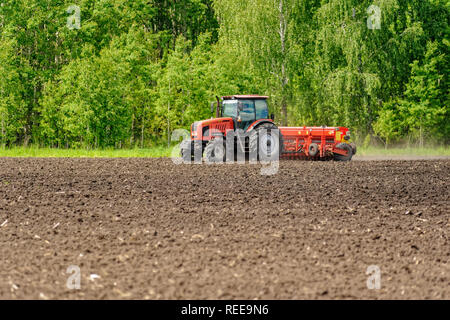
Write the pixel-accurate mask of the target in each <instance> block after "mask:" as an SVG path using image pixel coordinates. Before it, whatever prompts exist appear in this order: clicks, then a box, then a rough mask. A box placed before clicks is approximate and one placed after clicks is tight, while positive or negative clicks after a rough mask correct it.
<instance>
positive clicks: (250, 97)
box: [222, 94, 269, 100]
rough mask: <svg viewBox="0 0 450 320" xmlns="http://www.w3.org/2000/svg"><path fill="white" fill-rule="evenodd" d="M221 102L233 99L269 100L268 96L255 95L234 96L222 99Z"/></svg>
mask: <svg viewBox="0 0 450 320" xmlns="http://www.w3.org/2000/svg"><path fill="white" fill-rule="evenodd" d="M222 99H223V100H233V99H269V97H268V96H260V95H257V94H247V95H234V96H225V97H222Z"/></svg>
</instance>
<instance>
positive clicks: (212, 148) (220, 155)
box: [203, 139, 226, 163]
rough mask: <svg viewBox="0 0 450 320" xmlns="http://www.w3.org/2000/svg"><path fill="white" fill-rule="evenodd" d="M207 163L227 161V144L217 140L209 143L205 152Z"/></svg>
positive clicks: (204, 156)
mask: <svg viewBox="0 0 450 320" xmlns="http://www.w3.org/2000/svg"><path fill="white" fill-rule="evenodd" d="M203 158H205V161H206V163H221V162H225V160H226V149H225V142H224V141H222V139H215V140H211V141H210V142H208V144H207V145H206V147H205V151H204V152H203Z"/></svg>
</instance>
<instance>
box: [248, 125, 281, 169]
mask: <svg viewBox="0 0 450 320" xmlns="http://www.w3.org/2000/svg"><path fill="white" fill-rule="evenodd" d="M266 135H267V137H270V138H266V137H265V136H266ZM272 137H273V139H272ZM264 141H266V142H267V145H266V146H265V147H264V146H262V145H261V144H262V143H264ZM275 141H276V142H275ZM273 142H275V145H274V146H272V143H273ZM248 146H249V153H250V155H249V160H255V159H250V157H252V156H254V155H256V156H257V159H256V160H261V159H265V160H268V159H269V160H271V161H274V160H279V159H280V156H281V153H282V152H283V136H282V134H281V132H280V130H279V129H278V128H277V126H276V125H274V124H273V123H263V124H261V125H259V126H258V127H256V128H255V129H253V130H252V133H251V134H250V138H249V143H248Z"/></svg>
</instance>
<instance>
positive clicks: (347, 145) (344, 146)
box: [334, 143, 353, 161]
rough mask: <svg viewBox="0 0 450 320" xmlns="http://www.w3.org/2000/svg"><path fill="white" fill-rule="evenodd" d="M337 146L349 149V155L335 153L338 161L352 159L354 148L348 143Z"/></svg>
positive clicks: (335, 158)
mask: <svg viewBox="0 0 450 320" xmlns="http://www.w3.org/2000/svg"><path fill="white" fill-rule="evenodd" d="M336 148H338V149H342V150H345V151H347V155H342V154H337V153H335V154H334V160H336V161H350V160H351V159H352V157H353V148H352V146H351V145H349V144H347V143H339V144H338V145H337V146H336Z"/></svg>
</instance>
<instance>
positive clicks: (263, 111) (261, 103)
mask: <svg viewBox="0 0 450 320" xmlns="http://www.w3.org/2000/svg"><path fill="white" fill-rule="evenodd" d="M255 109H256V119H257V120H258V119H268V118H269V110H268V108H267V101H266V100H255Z"/></svg>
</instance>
